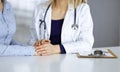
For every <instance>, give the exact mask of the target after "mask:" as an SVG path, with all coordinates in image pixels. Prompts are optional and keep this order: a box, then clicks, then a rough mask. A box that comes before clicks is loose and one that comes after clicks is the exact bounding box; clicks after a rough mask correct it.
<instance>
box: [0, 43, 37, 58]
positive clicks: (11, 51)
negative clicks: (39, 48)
mask: <svg viewBox="0 0 120 72" xmlns="http://www.w3.org/2000/svg"><path fill="white" fill-rule="evenodd" d="M34 53H35V50H34V47H32V46H20V45H1V44H0V56H33V55H34Z"/></svg>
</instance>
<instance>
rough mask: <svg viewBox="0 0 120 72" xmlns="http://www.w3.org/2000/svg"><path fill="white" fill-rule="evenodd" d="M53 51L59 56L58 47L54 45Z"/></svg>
mask: <svg viewBox="0 0 120 72" xmlns="http://www.w3.org/2000/svg"><path fill="white" fill-rule="evenodd" d="M54 50H55V53H56V54H60V52H61V51H60V46H59V45H54Z"/></svg>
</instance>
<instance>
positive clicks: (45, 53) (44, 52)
mask: <svg viewBox="0 0 120 72" xmlns="http://www.w3.org/2000/svg"><path fill="white" fill-rule="evenodd" d="M37 53H38V55H42V56H45V55H47V52H46V51H42V52H37Z"/></svg>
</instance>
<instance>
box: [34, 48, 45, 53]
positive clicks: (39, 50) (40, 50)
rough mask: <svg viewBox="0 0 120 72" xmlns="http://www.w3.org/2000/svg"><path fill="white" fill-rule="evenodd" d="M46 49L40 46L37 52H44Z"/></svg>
mask: <svg viewBox="0 0 120 72" xmlns="http://www.w3.org/2000/svg"><path fill="white" fill-rule="evenodd" d="M44 50H45V49H44V48H40V49H36V50H35V51H36V52H42V51H44Z"/></svg>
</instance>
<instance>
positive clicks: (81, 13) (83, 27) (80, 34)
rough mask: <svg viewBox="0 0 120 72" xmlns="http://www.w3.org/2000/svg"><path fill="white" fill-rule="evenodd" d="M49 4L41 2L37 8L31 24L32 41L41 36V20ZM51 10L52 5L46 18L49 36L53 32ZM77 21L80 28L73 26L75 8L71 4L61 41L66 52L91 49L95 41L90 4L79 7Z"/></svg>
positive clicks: (65, 19)
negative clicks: (73, 27)
mask: <svg viewBox="0 0 120 72" xmlns="http://www.w3.org/2000/svg"><path fill="white" fill-rule="evenodd" d="M48 5H49V2H48V3H44V4H40V5H39V6H38V7H37V8H36V9H35V13H34V20H33V22H34V23H33V25H32V26H31V37H32V38H31V41H30V42H31V43H34V42H35V41H37V40H39V38H40V34H39V24H40V21H39V20H40V19H42V18H43V16H44V13H45V11H46V9H47V7H48ZM51 12H52V8H51V7H50V8H49V10H48V12H47V16H46V19H45V21H46V23H47V31H48V37H49V38H50V33H51ZM76 22H77V24H78V25H79V29H78V30H73V29H72V27H71V26H72V25H73V23H74V8H73V6H72V5H71V4H70V5H69V7H68V11H67V13H66V16H65V18H64V22H63V27H62V33H61V43H62V44H63V46H64V48H65V50H66V53H76V52H81V51H90V50H91V49H92V46H93V43H94V37H93V21H92V17H91V13H90V8H89V5H88V4H85V3H83V4H81V5H79V6H78V7H77V18H76Z"/></svg>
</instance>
